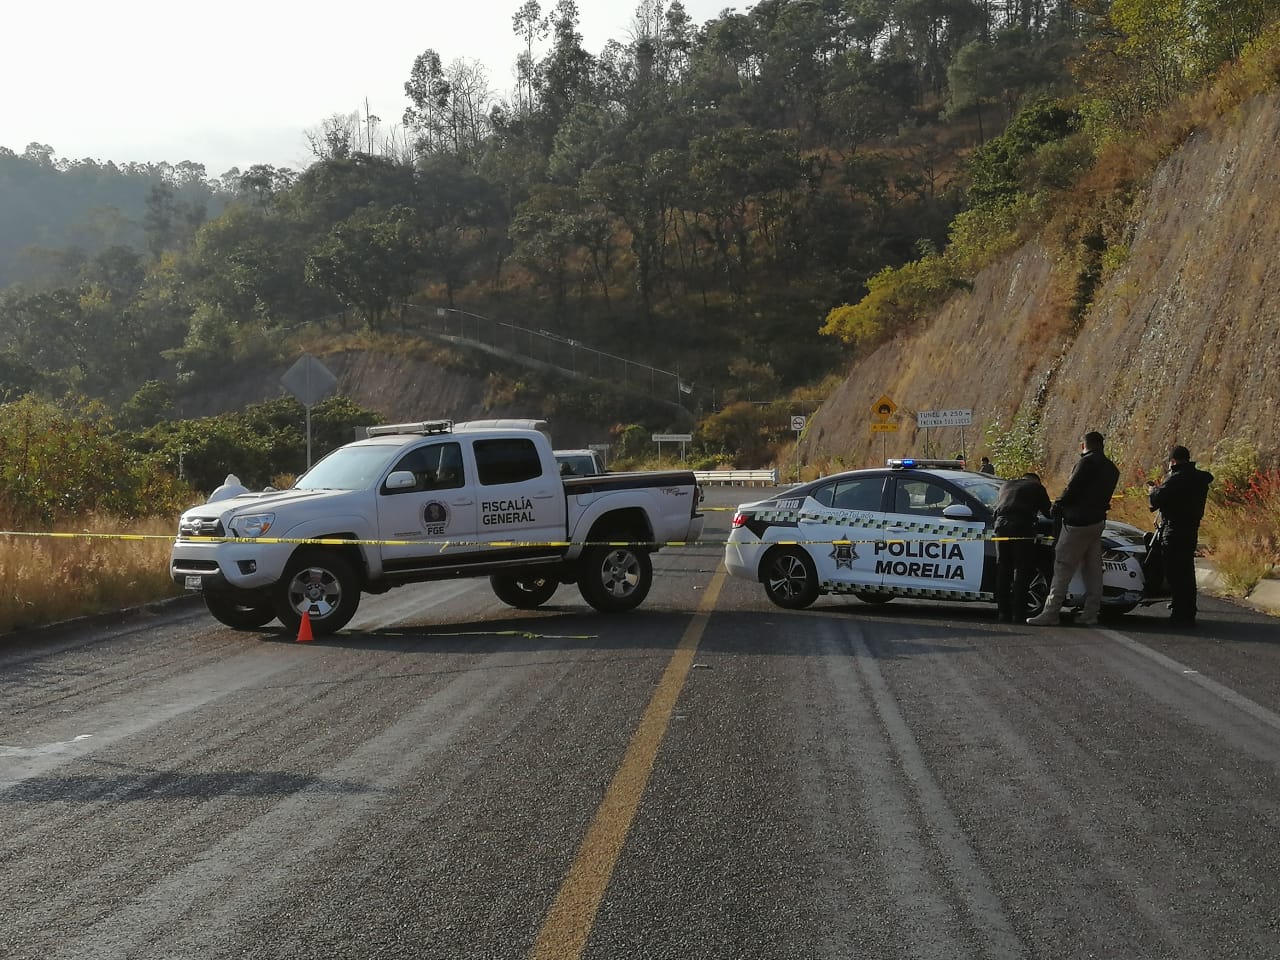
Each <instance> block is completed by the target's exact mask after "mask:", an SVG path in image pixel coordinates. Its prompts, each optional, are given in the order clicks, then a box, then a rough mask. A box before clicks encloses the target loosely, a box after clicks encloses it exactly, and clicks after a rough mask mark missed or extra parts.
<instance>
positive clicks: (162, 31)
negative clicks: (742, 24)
mask: <svg viewBox="0 0 1280 960" xmlns="http://www.w3.org/2000/svg"><path fill="white" fill-rule="evenodd" d="M521 2H522V0H354V2H348V3H342V4H338V3H334V2H333V0H257V2H255V3H247V2H244V0H223V2H221V3H217V4H210V5H208V6H205V5H203V4H195V3H190V2H181V0H180V2H176V3H175V2H173V0H168V2H155V0H63V2H60V3H50V2H47V0H0V91H3V95H4V104H3V107H2V108H0V146H2V147H8V148H9V149H10V150H13V151H14V152H15V153H22V152H23V151H24V150H25V149H26V147H27V144H29V143H32V142H35V143H41V144H45V145H47V146H50V147H52V148H53V151H54V155H55V156H56V157H59V158H66V159H80V158H85V157H88V158H92V159H94V160H98V161H103V162H105V161H108V160H113V161H115V162H117V163H120V162H127V161H138V162H161V161H165V162H168V163H172V164H177V163H180V162H182V161H184V160H189V161H192V162H195V163H202V164H204V165H205V171H206V174H207V175H208V176H209V177H211V178H212V177H217V176H220V175H221V174H223V173H225V172H227V171H228V170H230V169H231V168H232V167H239V168H240V169H241V170H245V169H247V168H248V167H249V166H251V165H253V164H255V163H269V164H272V165H273V166H284V167H292V168H294V169H301V168H302V167H304V166H306V165H307V164H308V163H309V162H310V161H311V159H312V156H311V153H310V150H309V149H308V145H307V139H306V136H305V131H307V130H311V131H318V130H319V129H320V126H321V123H322V122H323V121H324V120H325V119H326V118H328V117H331V116H333V115H334V114H349V113H351V112H353V111H357V110H358V111H360V112H361V114H363V113H364V111H365V105H366V101H367V103H368V110H369V112H371V113H372V114H374V115H375V116H377V117H380V118H381V119H382V121H383V122H384V133H385V132H386V126H387V125H390V124H393V123H394V124H398V123H399V121H400V117H401V115H402V114H403V113H404V108H405V107H406V106H407V105H408V100H407V99H406V98H405V95H404V83H405V81H406V80H407V79H408V77H409V71H410V70H411V69H412V67H413V61H414V58H415V57H417V56H418V54H420V53H422V52H423V51H424V50H427V49H433V50H435V51H436V52H437V53H438V54H440V58H441V60H442V61H443V62H444V63H445V64H448V63H450V62H451V61H453V60H455V59H464V60H475V61H479V62H480V63H481V64H483V65H484V66H485V68H486V70H487V72H488V75H489V81H490V85H491V86H492V88H493V89H494V90H495V91H496V92H497V93H498V94H499V95H501V96H507V95H509V94H510V92H511V90H512V89H513V88H514V86H515V84H514V79H513V72H514V65H515V60H516V56H517V54H518V53H519V48H520V44H519V41H518V40H517V38H516V36H515V34H514V32H513V31H512V28H511V17H512V14H513V13H515V11H516V9H517V8H518V7H519V6H520V5H521ZM637 2H638V0H578V10H579V29H580V32H581V33H582V36H583V46H584V47H585V48H586V49H587V50H588V51H589V52H591V53H599V52H600V51H601V50H602V49H603V48H604V46H605V44H606V43H607V42H608V41H609V40H611V39H613V40H619V41H621V42H626V41H627V40H628V39H629V37H630V33H629V26H630V24H631V22H632V19H633V14H634V12H635V8H636V6H637ZM683 2H684V6H685V10H686V11H687V12H688V14H689V16H690V17H691V18H692V19H693V20H694V22H695V23H697V24H699V25H701V24H703V23H705V22H706V21H707V20H710V19H712V18H714V17H716V16H718V15H719V14H720V12H721V11H722V10H723V9H724V8H726V7H736V9H738V10H739V11H744V10H745V9H746V8H747V7H749V6H750V3H739V4H734V3H733V2H732V0H683ZM553 6H554V0H542V9H543V12H544V13H546V12H547V11H548V10H549V9H550V8H551V7H553Z"/></svg>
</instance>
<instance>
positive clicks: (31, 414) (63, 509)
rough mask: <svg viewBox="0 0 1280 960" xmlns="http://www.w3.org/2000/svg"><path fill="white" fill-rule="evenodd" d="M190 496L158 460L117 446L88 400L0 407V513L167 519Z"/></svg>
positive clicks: (39, 521) (22, 517)
mask: <svg viewBox="0 0 1280 960" xmlns="http://www.w3.org/2000/svg"><path fill="white" fill-rule="evenodd" d="M190 500H191V490H190V488H189V487H188V486H187V485H186V484H184V483H182V482H181V481H180V480H179V479H178V478H177V477H176V476H175V475H174V474H173V473H171V472H170V471H168V470H167V469H165V466H164V462H163V459H162V458H160V457H157V456H154V455H151V454H148V453H145V452H139V451H134V450H130V449H128V448H127V447H125V446H124V445H123V444H121V443H120V441H119V439H118V438H117V436H116V433H115V430H114V425H113V423H112V420H111V418H110V417H109V416H108V415H107V414H106V411H105V409H104V408H103V407H102V406H101V405H100V404H98V403H96V402H92V403H91V402H79V403H77V404H72V405H71V406H70V407H69V408H68V409H63V408H61V407H58V406H55V405H54V404H51V403H48V402H45V401H40V400H36V399H34V398H31V397H24V398H23V399H21V400H18V401H16V402H14V403H10V404H5V405H3V406H0V512H3V513H4V514H5V515H6V516H7V517H8V518H9V519H10V520H11V521H12V522H13V523H16V524H21V525H30V526H38V527H40V528H45V529H47V528H48V527H50V526H51V525H53V524H55V523H60V522H68V521H75V520H78V519H79V518H81V517H84V516H86V515H88V514H91V513H100V514H107V515H110V516H113V517H116V518H119V519H121V520H133V519H138V518H141V517H153V516H172V515H174V514H176V513H177V512H179V511H180V510H181V509H182V507H184V506H186V505H187V503H189V502H190Z"/></svg>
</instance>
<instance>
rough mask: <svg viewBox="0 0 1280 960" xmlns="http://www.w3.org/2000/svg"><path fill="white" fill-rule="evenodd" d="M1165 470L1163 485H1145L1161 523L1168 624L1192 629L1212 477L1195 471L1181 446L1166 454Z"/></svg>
mask: <svg viewBox="0 0 1280 960" xmlns="http://www.w3.org/2000/svg"><path fill="white" fill-rule="evenodd" d="M1168 466H1169V473H1168V475H1167V476H1166V477H1165V478H1164V481H1163V482H1162V483H1160V484H1155V483H1151V482H1148V483H1147V494H1148V499H1149V500H1150V501H1151V509H1152V510H1159V511H1160V517H1161V519H1162V521H1163V522H1162V523H1161V525H1160V547H1161V549H1162V550H1163V552H1164V572H1165V580H1166V581H1167V582H1168V584H1169V593H1170V595H1171V599H1172V602H1171V603H1170V604H1169V607H1170V610H1171V612H1170V615H1169V620H1170V622H1172V623H1175V624H1179V625H1181V626H1187V627H1191V626H1195V622H1196V559H1195V558H1196V543H1197V540H1198V537H1199V534H1200V520H1201V518H1203V517H1204V504H1205V501H1206V500H1207V499H1208V497H1209V484H1211V483H1213V474H1212V473H1209V471H1207V470H1200V469H1199V468H1197V467H1196V464H1195V461H1194V460H1192V459H1191V451H1190V450H1188V449H1187V448H1186V447H1184V446H1176V447H1174V448H1173V449H1172V450H1170V451H1169V460H1168Z"/></svg>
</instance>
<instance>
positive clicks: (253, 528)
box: [231, 513, 276, 539]
mask: <svg viewBox="0 0 1280 960" xmlns="http://www.w3.org/2000/svg"><path fill="white" fill-rule="evenodd" d="M275 522H276V515H275V514H274V513H255V514H251V515H249V516H245V517H236V518H235V519H233V520H232V521H231V532H232V533H233V534H235V536H237V537H247V538H249V539H253V538H254V537H264V536H266V534H267V531H268V530H270V529H271V525H272V524H273V523H275Z"/></svg>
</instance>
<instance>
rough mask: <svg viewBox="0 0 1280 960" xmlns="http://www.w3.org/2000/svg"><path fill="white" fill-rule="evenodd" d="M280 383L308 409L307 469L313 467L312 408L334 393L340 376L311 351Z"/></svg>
mask: <svg viewBox="0 0 1280 960" xmlns="http://www.w3.org/2000/svg"><path fill="white" fill-rule="evenodd" d="M280 384H281V386H283V387H284V388H285V389H286V390H288V391H289V392H290V393H291V394H293V396H294V397H295V398H296V399H297V401H298V402H299V403H301V404H302V406H303V407H304V408H305V409H306V411H307V469H308V470H310V469H311V408H312V407H313V406H314V405H315V404H317V403H319V402H320V401H321V400H324V399H325V398H326V397H328V396H329V395H330V394H332V393H333V390H334V388H335V387H336V386H337V385H338V378H337V377H335V376H334V375H333V372H332V371H331V370H330V369H329V368H328V367H326V366H325V365H324V364H323V363H321V362H320V361H319V360H317V359H316V358H315V357H313V356H312V355H311V354H309V353H304V354H303V355H302V356H301V357H299V358H298V362H297V363H295V364H294V365H293V366H292V367H290V368H289V369H288V370H287V371H286V372H285V375H284V376H283V377H281V378H280Z"/></svg>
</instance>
